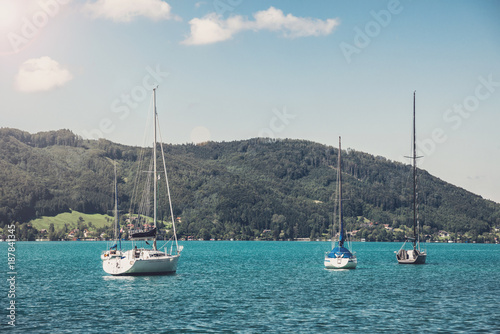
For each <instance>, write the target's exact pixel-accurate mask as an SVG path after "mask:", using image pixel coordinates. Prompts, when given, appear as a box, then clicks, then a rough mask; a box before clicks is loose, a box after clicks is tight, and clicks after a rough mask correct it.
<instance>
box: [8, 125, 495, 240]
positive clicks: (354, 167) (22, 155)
mask: <svg viewBox="0 0 500 334" xmlns="http://www.w3.org/2000/svg"><path fill="white" fill-rule="evenodd" d="M164 149H165V153H166V158H167V164H168V173H169V177H170V181H171V191H172V198H173V208H174V215H175V217H180V218H181V222H180V223H179V224H178V226H177V228H178V229H177V231H178V234H179V236H180V237H187V236H193V237H197V238H204V239H207V238H235V239H255V238H261V239H266V238H267V239H293V238H309V237H311V238H321V237H323V236H326V235H328V234H329V233H330V232H331V231H330V226H331V222H332V213H333V207H334V202H333V194H334V190H335V180H336V173H337V172H336V168H337V165H336V164H337V148H334V147H331V146H325V145H322V144H318V143H314V142H309V141H304V140H267V139H258V138H257V139H250V140H243V141H234V142H222V143H217V142H208V143H205V144H203V145H192V144H184V145H164ZM139 156H141V149H140V148H137V147H129V146H124V145H119V144H115V143H112V142H109V141H106V140H102V139H101V140H98V141H95V140H90V141H89V140H82V139H81V138H78V137H77V136H75V135H74V134H72V133H71V132H70V131H68V130H59V131H51V132H43V133H38V134H29V133H26V132H23V131H20V130H15V129H5V128H3V129H0V227H1V226H3V225H5V224H7V223H10V222H19V223H21V224H22V223H27V222H29V221H31V220H33V219H38V218H40V217H46V216H56V215H58V214H61V213H65V212H67V213H69V212H70V208H71V210H74V212H75V211H78V212H81V213H84V214H89V215H90V214H99V215H105V214H111V210H112V208H113V179H114V171H113V168H114V167H113V164H114V163H115V162H116V164H117V166H118V176H119V177H118V193H119V203H120V209H121V210H122V211H123V212H124V213H125V212H128V211H129V209H131V208H134V207H135V204H134V203H133V201H132V199H133V198H134V195H133V194H134V180H135V179H136V176H137V170H138V157H139ZM342 173H343V180H344V183H343V185H344V192H345V193H344V195H345V196H344V197H345V198H348V200H346V201H345V202H344V216H345V218H346V223H347V226H348V229H350V230H359V232H358V237H363V238H366V239H367V240H397V239H401V238H403V237H404V232H403V231H404V230H405V227H406V226H410V224H411V221H410V217H411V214H410V207H411V205H410V204H411V196H410V189H411V187H410V185H411V184H410V182H411V178H410V166H409V165H405V164H402V163H398V162H393V161H390V160H387V159H385V158H383V157H375V156H373V155H370V154H367V153H363V152H357V151H354V150H349V151H345V152H344V153H343V163H342ZM143 174H144V173H143ZM419 175H420V176H419V189H421V191H420V192H419V196H420V199H421V203H420V222H421V223H422V224H423V228H424V232H425V233H426V234H427V235H428V238H431V239H438V238H439V237H438V235H439V231H440V230H445V231H447V232H449V233H450V234H451V236H452V237H453V238H461V239H462V240H472V241H480V242H481V241H492V242H493V241H494V238H495V236H496V233H497V231H496V230H495V228H498V227H500V204H498V203H494V202H492V201H488V200H485V199H483V198H481V197H480V196H477V195H474V194H472V193H470V192H468V191H466V190H464V189H461V188H459V187H456V186H453V185H451V184H448V183H446V182H444V181H442V180H440V179H438V178H436V177H433V176H432V175H430V174H429V173H427V172H426V171H419ZM165 200H166V193H165V189H164V188H160V190H159V202H160V204H162V203H165ZM168 212H169V210H168V206H165V205H162V206H160V209H159V219H163V220H168V219H169V213H168ZM82 217H83V216H82ZM93 217H96V218H97V217H101V216H92V217H91V216H85V218H84V220H85V221H86V222H89V221H92V223H93V224H94V221H93V220H94V218H93ZM77 218H78V217H77ZM99 221H100V220H97V219H96V221H95V224H99ZM58 222H59V221H58ZM38 224H39V223H37V221H35V222H34V223H33V225H34V226H32V227H33V228H35V229H38V228H39V227H40V228H42V227H41V225H38ZM40 224H41V223H40ZM49 224H50V223H49ZM54 224H56V222H54ZM384 224H386V225H387V226H386V227H384V226H383V225H384ZM43 226H46V224H45V223H44V225H43ZM27 228H29V226H28V227H26V229H27ZM43 228H46V227H43ZM391 228H392V229H391ZM264 231H266V232H265V233H264ZM32 233H36V231H33V232H32ZM26 235H27V234H26Z"/></svg>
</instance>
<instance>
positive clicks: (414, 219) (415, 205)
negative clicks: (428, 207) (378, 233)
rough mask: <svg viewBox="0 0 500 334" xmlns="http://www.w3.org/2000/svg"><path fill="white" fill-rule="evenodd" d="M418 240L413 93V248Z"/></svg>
mask: <svg viewBox="0 0 500 334" xmlns="http://www.w3.org/2000/svg"><path fill="white" fill-rule="evenodd" d="M416 240H417V144H416V127H415V91H414V92H413V248H415V244H416Z"/></svg>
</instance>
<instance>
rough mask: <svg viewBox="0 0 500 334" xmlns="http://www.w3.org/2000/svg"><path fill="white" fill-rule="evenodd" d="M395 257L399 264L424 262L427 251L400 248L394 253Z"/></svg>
mask: <svg viewBox="0 0 500 334" xmlns="http://www.w3.org/2000/svg"><path fill="white" fill-rule="evenodd" d="M396 258H397V260H398V263H399V264H425V260H426V259H427V253H426V252H424V251H420V250H418V249H403V248H401V249H400V250H399V251H398V252H397V253H396Z"/></svg>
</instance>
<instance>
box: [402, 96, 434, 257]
mask: <svg viewBox="0 0 500 334" xmlns="http://www.w3.org/2000/svg"><path fill="white" fill-rule="evenodd" d="M412 144H413V155H412V156H411V157H408V158H411V159H412V160H413V166H412V170H413V237H406V238H405V242H404V243H403V246H401V248H400V249H399V251H397V252H394V253H396V258H397V260H398V263H400V264H425V260H426V258H427V253H426V252H425V251H424V250H422V249H421V248H420V224H419V221H418V213H417V158H418V157H417V145H416V127H415V92H413V143H412ZM407 244H410V245H412V246H413V247H411V248H408V249H407V248H406V247H407Z"/></svg>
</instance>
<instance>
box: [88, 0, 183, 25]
mask: <svg viewBox="0 0 500 334" xmlns="http://www.w3.org/2000/svg"><path fill="white" fill-rule="evenodd" d="M171 9H172V7H171V6H170V5H169V4H168V3H166V2H163V1H161V0H97V1H96V2H93V3H90V2H87V3H86V4H85V5H84V6H83V10H84V12H87V13H88V14H89V15H90V16H91V17H92V18H103V19H109V20H112V21H114V22H130V21H132V20H133V19H135V18H136V17H138V16H144V17H147V18H148V19H151V20H153V21H158V20H170V19H174V20H180V18H179V17H178V16H176V15H172V13H171Z"/></svg>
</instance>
